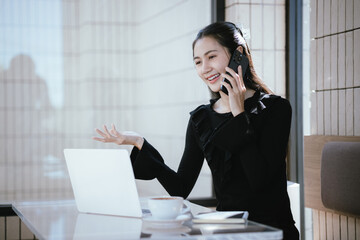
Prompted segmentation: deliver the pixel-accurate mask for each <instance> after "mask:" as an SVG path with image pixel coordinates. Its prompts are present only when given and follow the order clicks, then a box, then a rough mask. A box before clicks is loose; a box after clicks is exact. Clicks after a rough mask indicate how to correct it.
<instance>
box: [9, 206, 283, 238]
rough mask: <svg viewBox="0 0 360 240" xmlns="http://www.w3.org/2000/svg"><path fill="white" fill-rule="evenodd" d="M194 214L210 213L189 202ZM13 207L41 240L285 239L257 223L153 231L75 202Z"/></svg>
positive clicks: (140, 222) (187, 224) (188, 225)
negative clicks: (87, 209) (90, 211)
mask: <svg viewBox="0 0 360 240" xmlns="http://www.w3.org/2000/svg"><path fill="white" fill-rule="evenodd" d="M186 205H188V206H189V207H190V208H191V213H192V214H194V215H195V214H197V213H198V212H205V211H210V209H208V208H204V207H201V206H199V205H195V204H192V203H190V202H188V201H186ZM12 208H13V210H14V211H15V212H16V214H17V215H18V216H19V217H20V218H21V220H22V221H23V222H24V223H25V224H26V225H27V227H28V228H29V229H30V230H31V231H32V232H33V233H34V234H35V235H36V237H37V238H39V239H51V240H52V239H55V240H56V239H184V238H186V239H199V240H200V239H201V240H203V239H282V231H281V230H279V229H276V228H272V227H269V226H265V225H262V224H259V223H256V222H252V221H248V222H247V224H237V225H228V224H206V225H199V224H192V222H191V220H189V221H187V222H185V223H184V224H183V225H181V226H179V227H177V228H173V229H172V228H153V227H152V226H151V225H150V226H149V225H148V223H146V222H145V221H143V220H142V219H138V218H128V217H118V216H108V215H97V214H85V213H80V212H78V211H77V208H76V205H75V201H74V200H61V201H34V202H15V203H12Z"/></svg>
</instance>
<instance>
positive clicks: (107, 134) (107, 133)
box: [103, 125, 111, 138]
mask: <svg viewBox="0 0 360 240" xmlns="http://www.w3.org/2000/svg"><path fill="white" fill-rule="evenodd" d="M103 127H104V130H105V135H106V136H107V137H109V138H110V137H111V134H110V133H109V130H108V129H107V127H106V125H104V126H103Z"/></svg>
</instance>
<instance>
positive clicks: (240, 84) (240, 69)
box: [238, 66, 246, 92]
mask: <svg viewBox="0 0 360 240" xmlns="http://www.w3.org/2000/svg"><path fill="white" fill-rule="evenodd" d="M238 73H239V79H238V87H239V90H240V92H243V91H246V87H245V83H244V79H243V78H242V76H243V73H242V68H241V66H239V67H238Z"/></svg>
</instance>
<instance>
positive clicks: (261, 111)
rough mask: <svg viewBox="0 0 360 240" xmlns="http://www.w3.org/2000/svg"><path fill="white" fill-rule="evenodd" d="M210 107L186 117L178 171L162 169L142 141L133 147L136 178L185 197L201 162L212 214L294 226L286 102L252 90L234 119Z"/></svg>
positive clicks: (156, 156)
mask: <svg viewBox="0 0 360 240" xmlns="http://www.w3.org/2000/svg"><path fill="white" fill-rule="evenodd" d="M215 102H216V100H211V101H210V104H207V105H201V106H199V107H198V108H196V109H195V110H194V111H192V112H191V113H190V120H189V123H188V127H187V132H186V143H185V149H184V153H183V156H182V158H181V162H180V165H179V168H178V170H177V172H175V171H173V170H172V169H170V168H169V167H168V166H167V165H165V163H164V160H163V158H162V157H161V155H160V154H159V153H158V151H157V150H156V149H155V148H154V147H152V146H151V145H150V143H149V142H147V141H146V140H145V142H144V145H143V147H142V150H141V151H139V150H138V149H137V148H133V151H132V153H131V161H132V164H133V169H134V173H135V177H136V178H137V179H144V180H147V179H153V178H157V179H158V180H159V182H160V183H161V184H162V185H163V187H164V188H165V189H166V191H167V192H168V193H169V194H170V195H173V196H182V197H184V198H186V197H187V196H188V195H189V194H190V192H191V190H192V188H193V186H194V184H195V182H196V180H197V178H198V176H199V172H200V170H201V167H202V164H203V162H204V158H205V159H206V161H207V163H208V165H209V167H210V169H211V173H212V177H213V184H214V189H215V194H216V198H217V200H218V206H217V210H219V211H229V210H247V211H249V219H251V220H254V221H258V222H261V223H265V224H270V225H273V226H274V225H276V226H278V225H284V224H285V225H287V224H293V223H294V221H293V218H292V214H291V210H290V201H289V197H288V194H287V179H286V162H285V158H286V151H287V145H288V139H289V131H290V125H291V106H290V103H289V102H288V101H287V100H286V99H283V98H281V97H279V96H276V95H268V94H265V93H262V92H260V91H257V92H255V94H254V96H252V97H251V98H248V99H246V100H245V112H243V113H241V114H239V115H237V116H236V117H233V115H232V114H231V113H225V114H219V113H217V112H215V111H214V110H213V104H214V103H215Z"/></svg>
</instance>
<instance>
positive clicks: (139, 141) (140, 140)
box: [134, 137, 144, 150]
mask: <svg viewBox="0 0 360 240" xmlns="http://www.w3.org/2000/svg"><path fill="white" fill-rule="evenodd" d="M134 145H135V147H137V148H138V149H139V150H141V148H142V146H143V145H144V138H143V137H137V138H136V141H135V144H134Z"/></svg>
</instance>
